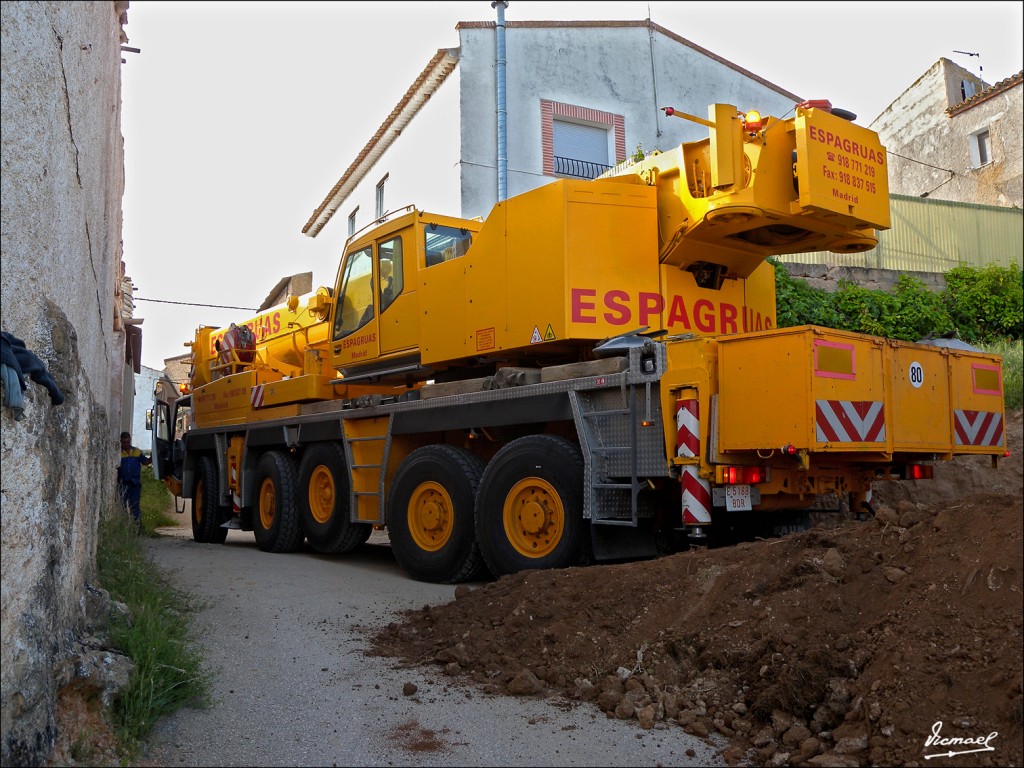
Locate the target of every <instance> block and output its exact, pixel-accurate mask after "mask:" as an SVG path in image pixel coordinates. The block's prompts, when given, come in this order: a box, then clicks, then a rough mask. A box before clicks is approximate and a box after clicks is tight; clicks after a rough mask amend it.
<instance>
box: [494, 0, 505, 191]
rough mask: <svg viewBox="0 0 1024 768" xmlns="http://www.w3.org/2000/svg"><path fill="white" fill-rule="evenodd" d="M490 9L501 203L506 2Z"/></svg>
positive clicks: (503, 147)
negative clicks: (495, 18)
mask: <svg viewBox="0 0 1024 768" xmlns="http://www.w3.org/2000/svg"><path fill="white" fill-rule="evenodd" d="M491 7H492V8H494V9H496V10H497V11H498V22H497V25H496V26H495V54H494V77H495V90H496V94H495V101H496V102H497V104H496V106H497V110H498V202H499V203H500V202H502V201H503V200H504V199H505V198H506V197H507V193H508V187H507V182H508V179H507V176H508V146H507V142H506V133H505V119H506V117H507V114H508V113H507V111H506V109H505V9H506V8H508V2H506V0H495V1H494V2H493V3H491Z"/></svg>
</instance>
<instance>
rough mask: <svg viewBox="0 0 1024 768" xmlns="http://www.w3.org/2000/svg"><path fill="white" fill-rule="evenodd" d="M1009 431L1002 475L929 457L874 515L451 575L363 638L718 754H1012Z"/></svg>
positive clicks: (1014, 595)
mask: <svg viewBox="0 0 1024 768" xmlns="http://www.w3.org/2000/svg"><path fill="white" fill-rule="evenodd" d="M1020 444H1021V417H1020V414H1017V415H1016V417H1015V418H1014V419H1012V420H1011V422H1010V424H1009V445H1010V448H1011V451H1012V452H1013V454H1014V456H1013V457H1012V458H1011V459H1010V460H1008V461H1004V462H1001V463H1000V468H999V469H998V470H992V469H991V467H990V466H989V465H990V462H989V460H988V459H984V460H976V459H973V458H971V459H958V460H956V461H955V462H951V463H949V464H947V465H943V466H940V467H939V468H937V472H936V474H937V476H938V477H937V478H936V480H934V481H931V482H932V483H933V485H932V486H926V485H925V483H926V481H921V482H919V483H915V485H917V486H921V487H922V488H927V491H922V490H920V489H916V490H917V491H918V493H919V494H920V495H921V496H922V497H923V498H926V499H927V501H919V500H915V499H913V498H906V497H905V496H906V489H905V488H904V489H900V490H897V491H893V490H891V489H890V488H888V487H886V488H885V489H884V490H881V491H880V492H879V493H877V494H876V499H875V502H876V513H877V514H876V516H875V517H874V518H871V519H869V520H867V521H854V520H845V521H837V524H835V525H833V526H831V527H829V526H826V525H818V526H816V527H814V528H812V529H811V530H809V531H806V532H803V533H800V534H796V535H791V536H787V537H785V538H782V539H774V540H771V541H759V542H755V543H750V544H742V545H739V546H736V547H732V548H723V549H715V550H692V551H689V552H685V553H682V554H678V555H673V556H671V557H665V558H661V559H658V560H653V561H646V562H639V563H631V564H627V565H603V566H593V567H589V568H573V569H567V570H561V571H529V572H523V573H519V574H515V575H512V576H507V577H503V578H501V579H498V580H497V581H495V582H493V583H488V584H485V585H483V586H481V587H479V588H476V589H470V588H467V587H460V588H459V589H458V590H457V591H456V595H455V596H456V599H455V600H454V601H453V602H451V603H449V604H447V605H442V606H435V607H425V608H423V609H421V610H418V611H411V612H408V613H407V614H405V615H404V617H403V621H402V622H400V623H393V624H391V625H390V626H388V627H387V628H385V629H384V630H383V631H381V632H379V633H378V634H377V635H376V636H375V637H374V638H373V649H372V651H371V653H374V654H377V655H388V656H394V657H398V658H400V659H403V660H404V661H406V662H408V663H413V664H439V665H443V667H444V671H445V672H446V673H448V674H450V675H452V676H453V677H456V678H459V679H462V680H463V681H465V682H467V683H471V684H476V685H479V686H482V687H483V689H484V690H485V691H489V692H493V693H510V694H514V695H526V696H537V697H551V696H554V697H559V698H562V699H567V700H571V701H578V702H589V703H590V704H591V705H594V706H597V707H599V708H600V709H601V710H603V711H604V712H605V713H606V714H607V716H608V717H617V718H621V719H635V720H636V722H637V724H638V726H639V727H641V728H669V727H682V728H683V729H684V730H685V731H687V732H689V733H693V734H697V735H700V736H709V735H711V734H714V733H717V734H721V735H722V736H724V737H725V738H726V739H727V740H728V742H729V744H730V746H729V747H728V748H727V749H726V750H725V751H724V757H725V759H726V760H727V761H728V762H730V763H744V764H754V765H773V766H781V765H821V766H825V765H829V766H860V765H868V764H871V765H903V764H907V763H914V764H920V765H925V764H929V763H931V762H932V761H931V760H925V759H924V758H925V756H926V755H935V754H939V753H949V752H955V753H957V754H955V755H954V757H943V758H941V759H938V760H936V761H935V763H937V764H939V765H943V764H945V765H951V764H955V765H1021V764H1022V762H1024V754H1022V747H1021V742H1022V725H1021V723H1022V668H1021V658H1022V646H1021V632H1022V608H1021V605H1022V601H1021V595H1022V578H1024V555H1022V530H1021V520H1022V515H1024V496H1022V490H1021V484H1022V480H1021V469H1020V463H1019V456H1020V455H1021V454H1020V449H1021V448H1020ZM979 461H984V472H987V473H988V474H987V475H986V474H984V472H983V471H982V469H981V468H980V467H979ZM976 472H977V473H978V475H977V476H978V477H981V478H984V480H983V481H978V480H975V481H974V483H973V485H972V486H971V489H970V490H967V491H965V490H963V488H962V483H963V480H964V477H967V476H972V475H974V473H976ZM888 485H894V484H888ZM911 490H915V489H911ZM993 733H994V734H997V735H994V736H991V737H990V734H993ZM986 739H987V741H986ZM951 740H953V741H951ZM986 747H991V749H988V750H986V749H985V748H986ZM966 750H974V751H972V752H969V753H968V752H967V751H966ZM978 750H983V751H978Z"/></svg>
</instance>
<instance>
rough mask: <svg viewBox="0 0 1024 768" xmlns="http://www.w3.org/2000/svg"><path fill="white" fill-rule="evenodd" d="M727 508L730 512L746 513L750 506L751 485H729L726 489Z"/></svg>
mask: <svg viewBox="0 0 1024 768" xmlns="http://www.w3.org/2000/svg"><path fill="white" fill-rule="evenodd" d="M725 508H726V510H727V511H729V512H744V511H747V510H750V509H753V507H751V506H750V486H749V485H727V486H726V487H725Z"/></svg>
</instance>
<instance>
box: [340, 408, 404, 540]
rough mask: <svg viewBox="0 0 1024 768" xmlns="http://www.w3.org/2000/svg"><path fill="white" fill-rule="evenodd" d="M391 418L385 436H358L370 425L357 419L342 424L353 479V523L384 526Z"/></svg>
mask: <svg viewBox="0 0 1024 768" xmlns="http://www.w3.org/2000/svg"><path fill="white" fill-rule="evenodd" d="M392 418H393V417H388V421H387V426H386V427H385V430H384V432H383V434H358V432H359V430H358V427H360V426H364V424H365V423H368V422H365V423H360V422H359V420H355V419H344V420H343V421H342V429H341V434H342V443H343V445H344V449H345V461H346V462H347V463H348V466H349V469H350V470H351V477H352V487H351V488H350V489H349V495H350V499H351V502H350V505H349V507H350V509H349V514H350V516H351V517H350V519H351V520H352V521H353V522H362V523H373V524H374V525H384V515H385V508H384V468H385V467H386V466H387V465H388V454H389V453H390V452H391V421H392ZM350 428H352V429H351V431H350ZM376 446H380V447H379V449H376V450H375V449H374V447H376ZM377 457H379V458H377Z"/></svg>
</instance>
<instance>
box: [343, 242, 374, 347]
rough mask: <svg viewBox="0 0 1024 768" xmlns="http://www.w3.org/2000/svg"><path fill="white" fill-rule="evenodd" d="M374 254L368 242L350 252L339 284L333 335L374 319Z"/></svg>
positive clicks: (349, 332)
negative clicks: (361, 247)
mask: <svg viewBox="0 0 1024 768" xmlns="http://www.w3.org/2000/svg"><path fill="white" fill-rule="evenodd" d="M372 281H373V256H372V255H371V249H370V247H369V246H367V247H366V248H363V249H362V250H359V251H355V252H353V253H351V254H349V257H348V259H347V260H346V261H345V269H344V271H343V272H342V275H341V281H340V284H339V286H338V305H337V308H336V309H335V315H334V338H335V339H341V338H344V337H345V336H348V335H349V334H351V333H355V332H356V331H358V330H359V329H360V328H362V327H363V326H364V325H366V324H367V323H368V322H370V320H372V319H373V290H372V289H373V286H372Z"/></svg>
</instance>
